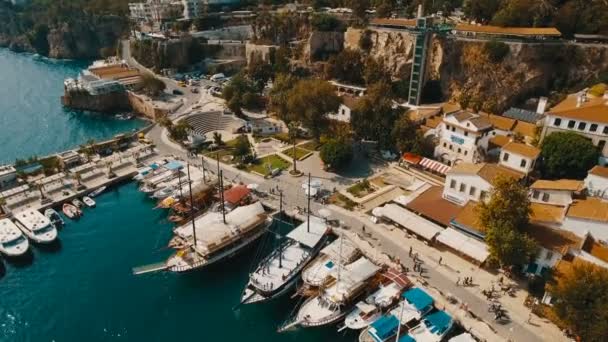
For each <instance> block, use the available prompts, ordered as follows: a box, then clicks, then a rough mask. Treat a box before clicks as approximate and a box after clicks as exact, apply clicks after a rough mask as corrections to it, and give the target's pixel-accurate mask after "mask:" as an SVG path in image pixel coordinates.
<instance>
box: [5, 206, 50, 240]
mask: <svg viewBox="0 0 608 342" xmlns="http://www.w3.org/2000/svg"><path fill="white" fill-rule="evenodd" d="M14 217H15V219H16V220H17V222H15V224H16V225H17V227H18V228H19V229H20V230H21V231H22V232H23V234H25V235H26V236H27V237H28V238H29V239H30V240H32V241H34V242H36V243H51V242H53V241H55V239H57V229H56V228H55V227H54V226H53V225H52V224H51V221H50V220H49V219H48V218H47V217H46V216H44V215H42V214H41V213H40V212H39V211H37V210H33V209H27V210H24V211H22V212H19V213H16V214H15V215H14Z"/></svg>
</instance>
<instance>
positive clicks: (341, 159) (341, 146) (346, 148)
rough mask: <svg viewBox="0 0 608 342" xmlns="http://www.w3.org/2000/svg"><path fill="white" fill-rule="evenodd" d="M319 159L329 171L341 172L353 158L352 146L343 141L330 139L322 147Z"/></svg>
mask: <svg viewBox="0 0 608 342" xmlns="http://www.w3.org/2000/svg"><path fill="white" fill-rule="evenodd" d="M319 157H321V160H322V161H323V163H324V164H325V166H326V167H327V168H329V169H336V170H339V169H341V168H343V167H345V166H346V165H348V163H349V162H350V161H351V159H352V158H353V149H352V145H351V144H349V143H347V142H345V141H341V140H336V139H330V140H328V141H327V142H326V143H325V144H323V146H322V147H321V152H320V153H319Z"/></svg>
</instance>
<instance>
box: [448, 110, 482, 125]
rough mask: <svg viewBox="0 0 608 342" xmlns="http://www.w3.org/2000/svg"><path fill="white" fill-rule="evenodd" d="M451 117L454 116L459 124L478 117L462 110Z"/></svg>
mask: <svg viewBox="0 0 608 342" xmlns="http://www.w3.org/2000/svg"><path fill="white" fill-rule="evenodd" d="M451 115H452V116H454V119H456V120H458V122H462V121H464V120H470V119H472V118H474V117H476V116H475V114H473V113H471V112H469V111H466V110H460V111H457V112H454V113H452V114H451Z"/></svg>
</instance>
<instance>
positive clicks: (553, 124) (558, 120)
mask: <svg viewBox="0 0 608 342" xmlns="http://www.w3.org/2000/svg"><path fill="white" fill-rule="evenodd" d="M607 102H608V92H607V93H605V94H604V96H593V95H591V94H589V93H588V92H587V91H585V90H584V91H582V92H580V93H577V94H571V95H569V96H568V97H567V98H566V99H565V100H564V101H562V102H560V103H559V104H557V105H556V106H555V107H553V108H551V110H550V111H549V112H548V113H547V116H546V117H545V122H544V127H543V131H542V134H541V142H542V140H543V139H544V138H545V137H546V136H547V135H549V134H551V133H553V132H575V133H578V134H580V135H583V136H585V137H587V138H589V139H591V141H592V142H593V144H594V145H595V146H597V147H598V148H599V150H600V151H601V153H602V156H603V157H604V158H605V157H608V146H606V141H607V140H608V104H607Z"/></svg>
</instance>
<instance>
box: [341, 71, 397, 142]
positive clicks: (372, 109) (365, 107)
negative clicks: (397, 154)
mask: <svg viewBox="0 0 608 342" xmlns="http://www.w3.org/2000/svg"><path fill="white" fill-rule="evenodd" d="M390 92H391V88H390V86H389V85H388V84H386V83H384V82H382V83H376V84H374V85H372V86H370V87H369V88H368V89H367V94H366V95H365V96H363V97H361V98H360V99H359V101H357V103H356V105H355V106H354V108H352V112H351V125H352V127H353V131H354V132H355V134H356V136H357V137H358V138H360V139H366V140H374V141H377V142H378V146H379V147H380V148H390V147H392V146H393V139H392V137H391V134H387V133H389V132H391V131H392V130H393V126H394V124H395V121H396V120H397V118H398V111H397V110H396V109H394V108H393V103H392V101H391V100H390V98H388V97H387V96H386V94H390Z"/></svg>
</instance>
